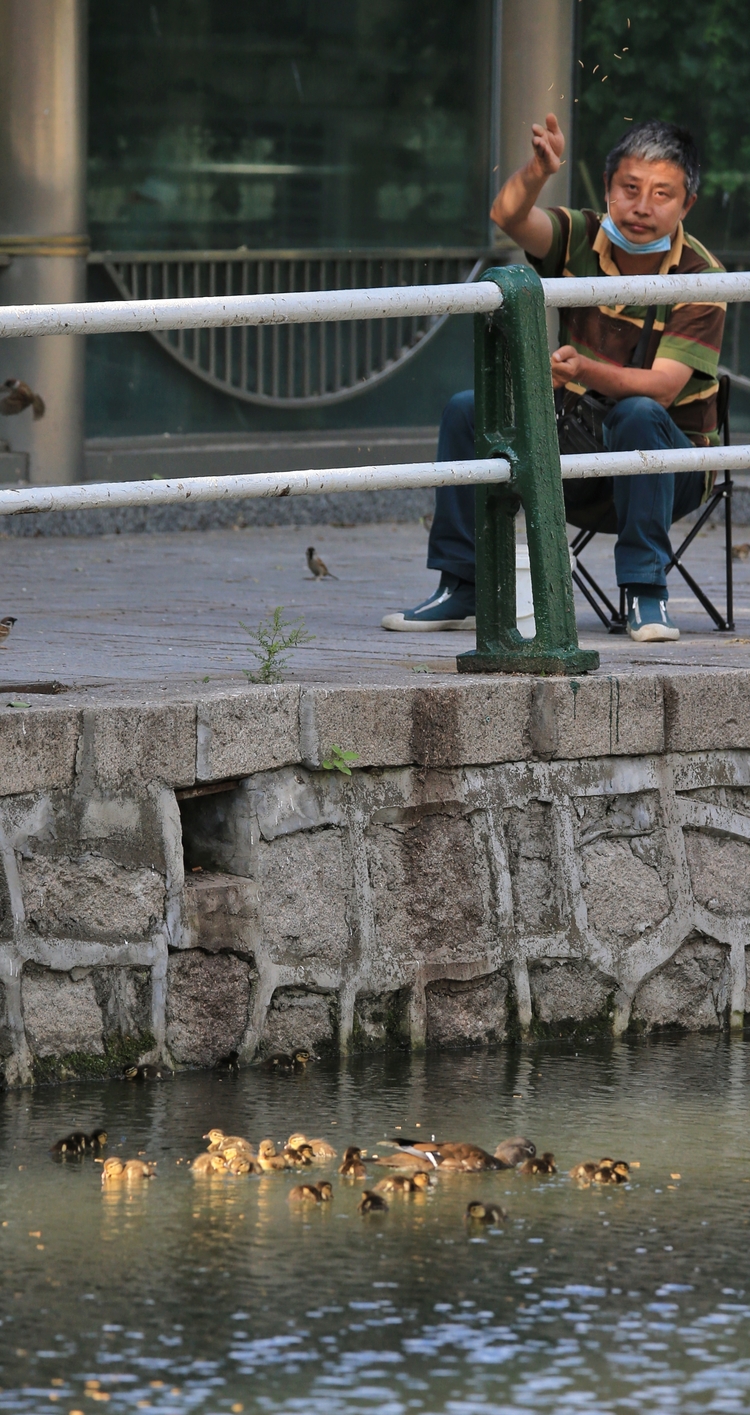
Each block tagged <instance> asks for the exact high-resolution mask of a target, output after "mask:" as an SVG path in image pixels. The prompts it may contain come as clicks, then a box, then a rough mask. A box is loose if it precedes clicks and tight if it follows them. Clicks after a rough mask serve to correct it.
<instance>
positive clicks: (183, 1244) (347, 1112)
mask: <svg viewBox="0 0 750 1415" xmlns="http://www.w3.org/2000/svg"><path fill="white" fill-rule="evenodd" d="M748 1094H749V1092H748V1053H747V1049H746V1046H745V1044H744V1043H743V1042H741V1041H740V1042H733V1043H732V1044H731V1045H730V1044H729V1043H728V1042H727V1041H726V1040H725V1039H723V1038H715V1037H711V1038H687V1039H684V1040H679V1041H672V1040H662V1041H653V1040H652V1041H650V1042H648V1043H638V1044H635V1045H618V1046H605V1047H602V1048H601V1049H593V1050H587V1051H585V1052H583V1051H581V1052H576V1051H575V1050H574V1049H573V1048H572V1047H567V1046H565V1045H562V1044H548V1045H544V1046H542V1045H540V1046H535V1047H533V1048H528V1049H519V1050H515V1051H508V1052H503V1053H500V1054H498V1055H496V1056H484V1055H477V1054H476V1053H474V1054H468V1055H467V1054H460V1055H450V1056H448V1055H446V1056H435V1057H429V1058H426V1059H423V1060H415V1061H413V1062H411V1063H410V1062H409V1060H408V1059H407V1058H401V1057H388V1058H384V1059H377V1060H370V1061H357V1062H356V1063H352V1064H351V1065H349V1066H345V1067H343V1068H342V1069H340V1070H339V1069H334V1068H332V1069H326V1068H324V1067H322V1066H318V1067H315V1068H314V1069H311V1070H310V1071H309V1072H308V1073H307V1074H306V1075H304V1076H301V1077H284V1078H282V1077H273V1076H271V1077H268V1076H266V1075H263V1074H261V1073H259V1072H256V1071H246V1072H243V1073H242V1074H241V1075H240V1077H239V1078H238V1079H236V1080H235V1079H233V1078H230V1077H226V1076H224V1077H221V1076H218V1075H185V1076H181V1077H178V1078H177V1079H176V1080H175V1081H174V1082H172V1083H166V1084H164V1085H159V1084H155V1085H153V1086H144V1087H138V1088H135V1087H128V1086H126V1085H122V1084H117V1083H89V1084H81V1083H76V1084H73V1085H70V1086H65V1087H61V1088H58V1089H46V1090H45V1089H40V1090H38V1091H35V1092H16V1093H12V1094H6V1095H4V1096H3V1097H2V1098H0V1165H1V1168H0V1224H2V1227H0V1255H1V1256H2V1271H3V1274H4V1277H5V1282H4V1283H3V1286H2V1292H1V1293H0V1322H1V1323H2V1333H1V1336H2V1341H1V1342H0V1386H2V1390H0V1410H12V1411H35V1412H36V1411H38V1410H39V1409H40V1407H43V1408H53V1407H54V1406H55V1405H59V1406H60V1408H61V1409H64V1410H65V1411H66V1412H72V1411H74V1410H81V1411H84V1412H86V1415H88V1412H90V1411H91V1410H93V1408H94V1406H95V1405H97V1404H101V1405H105V1404H107V1405H109V1406H110V1408H111V1410H112V1411H113V1412H115V1411H120V1410H122V1411H125V1410H128V1411H130V1410H135V1409H153V1410H155V1411H162V1412H169V1411H175V1412H177V1411H179V1412H184V1411H196V1412H204V1411H205V1412H215V1411H219V1412H223V1411H232V1410H234V1411H235V1412H237V1415H239V1411H240V1410H241V1409H242V1410H244V1411H247V1412H251V1411H258V1412H262V1411H274V1412H276V1411H280V1412H286V1411H289V1412H297V1411H299V1412H303V1411H304V1412H311V1415H317V1412H321V1415H323V1412H326V1415H331V1412H332V1413H333V1415H338V1412H341V1415H350V1412H354V1411H358V1412H359V1411H368V1410H373V1411H374V1410H376V1409H377V1410H378V1412H394V1415H395V1412H399V1415H400V1412H407V1411H410V1410H425V1411H430V1412H441V1415H442V1412H446V1415H464V1413H465V1412H466V1415H472V1412H480V1411H481V1412H482V1415H484V1412H489V1411H493V1412H494V1411H502V1412H506V1411H508V1412H516V1411H518V1412H521V1411H527V1410H530V1409H533V1410H535V1411H536V1410H538V1411H546V1410H549V1411H553V1410H554V1411H563V1412H567V1411H570V1412H571V1413H572V1412H573V1411H575V1412H576V1415H580V1412H582V1411H583V1412H585V1411H587V1410H591V1411H597V1412H599V1411H629V1410H631V1409H635V1408H638V1410H639V1411H642V1412H647V1415H650V1413H651V1412H654V1415H656V1412H659V1415H661V1412H663V1411H670V1412H671V1411H680V1412H688V1415H690V1412H693V1411H695V1412H704V1411H721V1412H730V1415H731V1412H734V1411H737V1412H740V1411H742V1412H744V1411H746V1409H747V1407H748V1399H749V1396H750V1391H749V1387H750V1354H749V1353H750V1341H749V1340H748V1337H749V1336H750V1326H749V1325H748V1318H750V1282H749V1280H748V1279H749V1274H748V1257H747V1230H748V1222H749V1220H750V1191H749V1190H748V1187H747V1186H748V1184H750V1137H749V1136H748V1129H747V1119H746V1117H747V1101H748ZM99 1123H102V1124H104V1125H106V1127H107V1129H108V1131H109V1134H110V1144H109V1146H108V1150H107V1153H109V1154H119V1155H123V1156H124V1157H129V1156H131V1155H136V1154H138V1153H139V1151H143V1152H144V1154H145V1156H146V1157H147V1158H148V1159H152V1160H157V1161H158V1169H157V1178H156V1179H154V1180H152V1181H150V1182H146V1183H143V1184H142V1185H138V1186H136V1185H134V1186H131V1187H127V1186H120V1185H108V1186H105V1187H104V1188H103V1187H102V1184H101V1180H100V1175H101V1166H100V1165H95V1164H94V1163H93V1161H92V1160H91V1159H90V1158H86V1159H83V1160H80V1161H74V1162H70V1161H67V1162H65V1163H59V1162H55V1161H54V1160H53V1159H52V1158H51V1157H50V1156H49V1154H48V1153H47V1147H48V1145H49V1144H50V1143H51V1142H52V1141H53V1140H54V1139H56V1138H57V1136H58V1135H61V1134H64V1133H66V1132H67V1131H69V1130H71V1129H72V1128H81V1129H86V1130H90V1129H92V1128H93V1127H94V1126H95V1125H97V1124H99ZM209 1125H217V1126H220V1127H221V1128H223V1129H225V1130H226V1131H227V1132H228V1133H234V1134H237V1133H239V1134H243V1133H244V1134H247V1135H248V1136H249V1137H250V1138H251V1139H253V1140H255V1141H256V1142H257V1140H258V1139H260V1138H261V1137H262V1136H265V1135H271V1136H274V1137H275V1138H276V1139H277V1140H282V1139H284V1138H286V1136H287V1135H289V1134H290V1132H291V1131H292V1130H296V1129H299V1130H304V1131H306V1132H307V1133H308V1134H313V1133H314V1134H315V1135H322V1136H325V1137H327V1138H329V1139H331V1140H332V1141H333V1142H334V1143H335V1144H336V1147H337V1149H338V1150H339V1153H341V1152H342V1151H343V1148H344V1145H345V1144H346V1143H349V1142H351V1143H356V1144H359V1145H362V1146H363V1147H365V1148H368V1149H369V1150H370V1151H372V1150H373V1149H375V1150H376V1149H377V1145H378V1142H379V1141H381V1140H382V1139H383V1138H384V1137H385V1136H388V1135H389V1134H396V1133H399V1132H398V1131H397V1130H396V1127H397V1126H400V1127H401V1131H400V1133H401V1134H402V1135H408V1134H410V1133H414V1134H422V1135H424V1136H426V1137H427V1138H428V1139H429V1138H431V1136H432V1135H433V1134H435V1135H437V1136H438V1138H447V1139H470V1140H472V1141H475V1142H477V1143H478V1144H480V1145H483V1146H484V1147H485V1148H487V1149H488V1150H490V1151H492V1150H493V1149H494V1148H495V1145H496V1144H497V1143H498V1141H499V1140H500V1139H502V1138H504V1137H505V1136H507V1135H510V1134H514V1133H526V1134H529V1135H530V1136H531V1138H532V1139H534V1140H535V1141H536V1143H537V1146H538V1148H539V1149H542V1148H550V1149H552V1150H554V1151H555V1153H556V1155H557V1157H558V1162H559V1165H560V1170H561V1173H559V1174H558V1175H556V1176H554V1177H539V1178H535V1177H522V1176H520V1175H517V1174H513V1173H510V1174H508V1173H499V1174H496V1173H488V1174H479V1175H470V1176H462V1175H454V1176H443V1177H441V1178H440V1180H439V1182H438V1184H437V1185H436V1186H435V1187H434V1188H433V1189H431V1190H429V1191H428V1192H426V1193H422V1194H414V1195H404V1196H401V1195H391V1196H389V1202H390V1209H389V1212H388V1213H387V1214H386V1215H383V1216H377V1215H374V1216H371V1217H366V1218H362V1217H361V1216H359V1215H358V1214H357V1211H356V1208H357V1203H358V1201H359V1198H360V1195H361V1192H362V1188H363V1185H362V1184H361V1183H350V1182H345V1181H343V1180H341V1179H339V1177H338V1176H337V1175H336V1165H337V1161H331V1162H330V1164H328V1165H319V1166H316V1167H315V1169H314V1171H310V1170H307V1171H305V1177H307V1176H310V1177H314V1178H315V1179H320V1178H324V1177H326V1178H330V1179H331V1180H332V1182H333V1185H334V1199H333V1202H332V1203H331V1204H325V1205H312V1206H307V1205H300V1206H298V1207H295V1206H293V1205H290V1204H289V1203H288V1201H287V1194H288V1191H289V1189H290V1187H291V1186H292V1185H293V1184H295V1183H297V1182H299V1177H300V1176H299V1173H298V1172H297V1173H294V1172H293V1173H290V1174H288V1175H287V1174H269V1175H263V1176H261V1177H231V1176H223V1175H216V1176H212V1177H202V1178H194V1177H193V1176H192V1175H191V1173H190V1171H189V1169H188V1167H187V1163H186V1161H187V1159H189V1158H190V1157H192V1155H193V1154H195V1153H197V1152H198V1150H199V1149H200V1148H202V1141H201V1136H202V1135H203V1134H204V1133H205V1132H206V1130H207V1129H208V1127H209ZM417 1126H418V1127H419V1129H417V1128H416V1127H417ZM337 1137H338V1138H337ZM615 1152H616V1154H617V1155H618V1156H619V1155H624V1156H625V1157H626V1158H627V1159H632V1160H637V1161H640V1168H639V1169H637V1170H634V1171H633V1173H632V1175H631V1180H630V1183H629V1184H627V1185H625V1186H622V1187H617V1188H609V1187H607V1188H605V1189H600V1188H597V1187H595V1186H592V1187H590V1188H587V1189H581V1188H579V1187H578V1186H577V1185H576V1184H575V1183H573V1182H572V1181H571V1180H570V1179H569V1178H568V1177H567V1174H566V1173H565V1171H566V1170H567V1169H569V1168H570V1167H571V1165H572V1164H573V1163H574V1162H576V1161H578V1160H582V1159H587V1158H597V1157H598V1156H600V1155H603V1154H613V1153H615ZM371 1173H372V1178H373V1180H374V1179H376V1178H377V1177H379V1176H378V1174H377V1171H371ZM369 1186H370V1180H369V1178H368V1187H369ZM472 1198H478V1199H481V1200H482V1201H483V1202H488V1203H494V1204H499V1205H501V1206H502V1207H503V1208H505V1209H507V1210H508V1214H509V1217H508V1220H507V1222H506V1223H505V1225H504V1226H503V1227H498V1228H494V1227H490V1228H482V1230H481V1231H480V1232H478V1233H477V1232H476V1231H474V1230H473V1228H472V1227H471V1226H469V1227H467V1225H466V1223H465V1221H464V1213H465V1209H466V1204H467V1202H468V1200H469V1199H472Z"/></svg>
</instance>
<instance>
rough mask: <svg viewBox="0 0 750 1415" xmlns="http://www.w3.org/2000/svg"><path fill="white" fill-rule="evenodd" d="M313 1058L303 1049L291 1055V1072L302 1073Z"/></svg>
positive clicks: (309, 1052)
mask: <svg viewBox="0 0 750 1415" xmlns="http://www.w3.org/2000/svg"><path fill="white" fill-rule="evenodd" d="M314 1060H315V1057H314V1056H313V1054H312V1052H311V1051H305V1049H304V1047H303V1048H302V1049H301V1050H300V1051H295V1052H293V1053H292V1070H293V1071H304V1069H305V1067H306V1066H307V1063H308V1061H314Z"/></svg>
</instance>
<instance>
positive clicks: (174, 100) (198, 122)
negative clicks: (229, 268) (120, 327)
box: [89, 0, 491, 250]
mask: <svg viewBox="0 0 750 1415" xmlns="http://www.w3.org/2000/svg"><path fill="white" fill-rule="evenodd" d="M90 12H91V42H90V135H89V153H90V158H89V208H90V231H91V235H92V240H93V244H94V246H95V248H98V249H120V250H123V249H141V250H143V249H146V250H150V249H196V248H199V249H201V248H202V249H227V248H235V247H238V246H241V245H247V246H249V247H251V248H269V247H270V248H286V249H289V248H299V247H302V248H310V247H318V248H321V247H323V248H324V247H342V246H343V247H346V246H352V245H353V246H367V247H370V248H373V247H382V246H397V247H404V246H415V245H416V246H456V245H467V244H468V245H481V246H483V245H485V243H486V240H487V164H488V157H487V138H488V130H489V121H488V118H489V87H490V72H489V69H490V53H491V44H490V23H491V4H490V0H274V3H273V4H269V3H268V0H155V2H154V3H149V0H127V3H125V0H91V6H90Z"/></svg>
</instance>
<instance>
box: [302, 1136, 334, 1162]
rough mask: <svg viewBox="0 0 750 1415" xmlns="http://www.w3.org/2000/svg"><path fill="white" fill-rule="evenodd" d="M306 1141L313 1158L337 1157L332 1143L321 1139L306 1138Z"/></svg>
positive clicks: (332, 1158) (331, 1158) (330, 1158)
mask: <svg viewBox="0 0 750 1415" xmlns="http://www.w3.org/2000/svg"><path fill="white" fill-rule="evenodd" d="M307 1143H308V1144H309V1146H310V1148H311V1150H312V1152H313V1158H314V1159H316V1160H335V1159H338V1156H337V1154H336V1151H335V1150H334V1148H333V1145H329V1143H328V1141H327V1140H321V1139H317V1140H308V1142H307Z"/></svg>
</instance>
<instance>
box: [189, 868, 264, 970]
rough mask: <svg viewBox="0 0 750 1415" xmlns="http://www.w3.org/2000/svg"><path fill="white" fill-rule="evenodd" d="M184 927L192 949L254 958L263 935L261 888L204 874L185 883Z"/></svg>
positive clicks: (254, 883)
mask: <svg viewBox="0 0 750 1415" xmlns="http://www.w3.org/2000/svg"><path fill="white" fill-rule="evenodd" d="M184 927H185V930H186V934H187V937H188V938H189V941H190V943H191V945H192V946H193V947H198V948H202V949H205V951H206V952H208V953H218V952H220V951H221V950H222V949H231V951H232V952H233V953H242V954H253V953H254V952H255V949H256V947H257V945H258V941H259V939H260V933H261V921H260V908H259V899H258V884H257V881H255V880H250V879H241V878H240V877H239V876H238V875H223V874H212V873H210V872H209V871H202V872H201V873H199V874H189V875H188V876H187V878H186V880H185V908H184Z"/></svg>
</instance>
